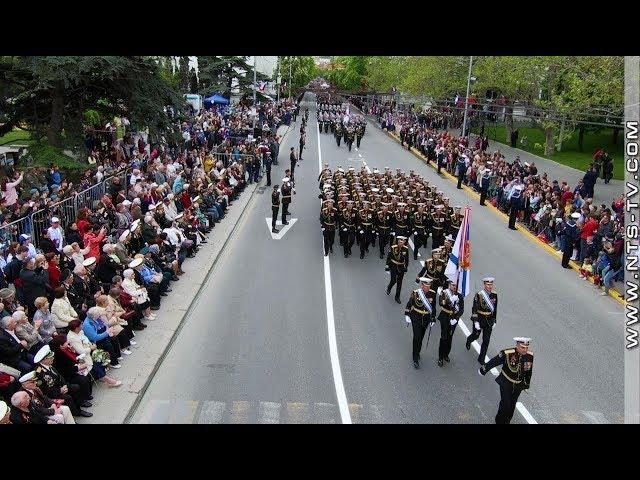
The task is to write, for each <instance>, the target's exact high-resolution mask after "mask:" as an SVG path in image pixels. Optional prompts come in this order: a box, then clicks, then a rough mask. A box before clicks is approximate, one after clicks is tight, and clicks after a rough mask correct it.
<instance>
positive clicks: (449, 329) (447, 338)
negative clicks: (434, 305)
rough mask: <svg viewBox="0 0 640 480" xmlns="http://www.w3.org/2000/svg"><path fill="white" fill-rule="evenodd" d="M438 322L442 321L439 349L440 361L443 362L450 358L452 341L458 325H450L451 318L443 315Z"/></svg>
mask: <svg viewBox="0 0 640 480" xmlns="http://www.w3.org/2000/svg"><path fill="white" fill-rule="evenodd" d="M438 320H440V347H439V349H438V359H439V360H442V359H443V358H444V357H448V356H449V352H451V341H452V339H453V334H454V333H455V331H456V327H457V326H458V324H457V323H456V324H455V325H451V324H450V323H449V320H450V317H449V316H448V315H442V316H440V318H438Z"/></svg>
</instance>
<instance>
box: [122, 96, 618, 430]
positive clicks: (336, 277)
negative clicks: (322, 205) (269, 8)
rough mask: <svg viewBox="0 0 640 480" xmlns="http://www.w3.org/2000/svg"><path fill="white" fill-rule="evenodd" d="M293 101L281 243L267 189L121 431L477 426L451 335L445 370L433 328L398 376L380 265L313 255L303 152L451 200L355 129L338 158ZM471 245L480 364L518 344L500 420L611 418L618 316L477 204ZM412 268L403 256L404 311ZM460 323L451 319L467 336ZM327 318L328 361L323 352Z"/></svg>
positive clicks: (311, 166)
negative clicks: (487, 329)
mask: <svg viewBox="0 0 640 480" xmlns="http://www.w3.org/2000/svg"><path fill="white" fill-rule="evenodd" d="M305 101H306V102H307V103H306V106H308V107H309V110H310V121H309V124H308V126H307V134H306V136H307V148H306V150H305V152H304V154H303V161H302V162H300V166H299V167H297V169H296V180H297V183H296V191H297V195H296V196H295V197H294V200H293V203H292V205H291V208H290V210H291V212H293V215H292V218H295V219H297V222H296V223H295V224H293V225H292V226H291V228H290V229H289V231H288V232H287V233H286V234H285V235H284V236H283V237H282V239H280V240H274V239H272V237H271V234H270V232H269V228H268V227H267V222H266V221H265V218H268V217H270V216H271V208H270V198H269V189H267V190H266V191H265V192H264V194H257V195H255V197H254V198H253V200H252V204H251V205H250V206H249V207H248V209H247V212H245V217H244V219H243V220H241V225H240V226H239V228H238V230H237V234H236V238H234V239H232V241H231V242H230V247H229V248H228V250H227V251H226V252H225V253H224V258H222V259H221V261H219V262H218V264H217V266H216V267H215V268H216V270H215V271H214V272H213V274H212V276H211V278H210V281H209V285H208V286H207V288H206V289H205V293H204V294H203V295H202V296H201V297H200V298H199V300H198V304H197V307H196V308H195V309H194V310H193V312H192V314H191V316H190V317H189V318H188V319H187V320H186V322H185V326H184V328H183V330H182V332H181V333H180V335H179V337H178V338H177V340H176V342H175V343H174V345H173V346H172V348H171V350H170V352H169V354H168V355H167V357H166V359H165V361H164V363H163V364H162V365H161V367H160V369H159V370H158V372H157V374H156V376H155V378H154V379H153V381H152V382H151V384H150V386H149V388H148V390H147V391H146V393H145V394H144V397H143V399H142V401H141V403H140V407H139V409H138V411H137V412H136V413H135V415H134V417H133V422H134V423H149V422H152V423H309V422H313V423H340V422H341V421H342V420H346V421H351V422H352V423H492V422H493V417H494V416H495V412H496V408H497V402H498V388H497V385H496V383H495V382H494V381H493V378H494V377H493V376H492V375H490V374H488V375H487V376H485V377H480V376H478V374H477V373H476V369H477V362H476V357H477V353H476V352H474V351H473V350H472V351H471V352H468V351H466V350H465V348H464V340H465V334H464V333H463V331H462V330H461V329H460V328H458V330H457V331H456V334H455V337H454V340H453V348H452V352H451V355H450V356H451V360H452V361H451V363H450V364H445V367H443V368H439V367H438V366H437V365H436V360H437V344H438V340H439V337H440V331H439V326H438V325H437V324H436V326H434V329H433V331H432V334H431V339H430V343H429V346H428V350H427V351H424V347H423V352H422V363H421V365H422V368H421V369H420V370H414V369H413V367H412V366H411V329H410V328H405V326H404V318H403V309H404V304H402V305H398V304H397V303H395V302H394V301H393V296H387V295H386V294H385V287H386V284H387V282H388V278H389V277H388V275H387V274H386V273H385V272H384V260H381V259H380V258H379V257H378V255H377V252H376V251H374V250H371V252H370V253H369V254H368V256H367V257H365V259H364V260H360V259H359V258H358V257H359V256H358V253H357V252H358V250H357V246H354V255H353V256H352V257H350V258H347V259H345V258H344V257H343V254H342V249H341V248H340V247H339V245H338V242H337V240H336V245H335V246H334V252H335V253H334V254H333V255H330V256H329V257H328V260H325V258H324V257H323V252H322V236H321V232H320V226H319V222H318V213H319V200H318V197H317V194H318V184H317V176H318V172H319V154H321V157H322V162H323V163H324V162H326V163H329V164H330V166H331V168H332V169H335V168H337V165H342V166H343V167H345V168H348V167H349V166H354V167H355V168H360V166H361V165H363V164H366V166H368V167H370V168H374V167H378V168H381V169H382V168H384V167H385V166H389V167H392V168H394V169H395V168H396V167H400V168H403V169H405V170H407V171H408V170H409V169H414V170H415V171H416V172H418V173H420V174H421V175H423V176H424V177H425V178H427V179H428V180H429V181H430V182H432V183H435V184H437V185H438V186H439V188H440V189H441V190H443V191H444V192H445V194H446V195H447V196H449V197H450V198H451V203H452V204H453V205H464V204H465V203H466V202H468V201H469V199H468V198H467V196H466V194H465V193H464V192H463V191H459V190H456V189H455V186H453V185H451V184H450V183H449V182H448V181H446V180H445V179H444V178H439V177H438V175H437V174H436V173H435V172H434V171H433V170H432V169H431V168H430V167H428V166H426V165H425V164H423V163H422V161H421V160H419V159H418V158H416V157H415V156H414V155H412V154H411V153H409V152H407V151H406V149H402V148H401V147H400V146H399V145H398V144H397V143H396V142H394V141H392V140H391V139H390V138H388V137H387V136H386V135H385V134H384V133H382V132H381V131H380V130H379V129H377V128H376V127H375V126H374V125H373V124H371V123H370V124H369V127H368V128H367V133H366V135H365V137H364V139H363V141H362V144H361V148H360V149H359V151H356V150H355V146H354V149H353V151H352V152H348V149H347V148H346V146H345V145H344V144H343V145H342V146H341V147H340V148H338V147H337V146H336V144H335V141H334V139H333V136H332V135H331V134H324V133H323V134H318V132H317V127H316V125H317V123H316V121H315V103H314V102H315V100H314V99H313V98H312V97H311V96H310V95H308V96H307V97H306V98H305ZM304 106H305V105H303V109H304ZM298 131H299V120H298V123H297V124H296V125H295V130H293V131H292V132H290V133H289V135H288V136H287V138H286V139H285V142H284V144H283V146H282V147H281V154H280V159H279V160H280V165H279V166H278V167H274V175H273V179H274V180H275V179H277V180H279V179H280V178H281V176H282V175H281V173H280V174H278V175H275V172H276V171H277V172H283V171H284V168H288V164H289V161H288V152H289V147H290V146H293V145H295V146H296V147H297V144H298V139H299V133H298ZM318 140H319V141H318ZM285 165H286V166H285ZM471 241H472V249H473V250H472V252H473V255H472V282H473V283H472V285H473V289H476V288H480V286H481V282H480V279H481V278H482V277H484V276H487V275H491V276H494V277H496V284H495V289H496V291H497V292H498V294H499V296H500V307H499V317H498V324H497V327H496V328H495V329H494V333H493V336H492V341H491V345H490V349H489V353H490V355H493V354H495V353H496V352H497V350H498V349H499V348H502V347H507V346H511V345H512V344H513V340H512V337H514V336H520V335H523V336H530V337H532V338H533V343H532V350H533V351H534V353H535V359H536V360H535V364H534V372H533V381H532V388H531V389H530V391H529V392H528V393H524V394H523V395H521V397H520V401H521V402H522V404H523V406H524V409H523V411H524V412H528V413H529V414H530V415H531V417H529V420H527V419H526V418H525V417H523V415H522V414H521V413H518V412H516V414H515V416H514V420H513V421H514V423H526V422H527V421H531V419H532V418H533V419H535V421H537V422H538V423H618V422H620V423H621V422H622V421H623V372H624V367H623V353H622V352H623V349H622V345H623V318H624V317H623V315H622V307H621V306H620V305H619V304H618V303H616V302H615V301H613V300H612V299H611V298H609V297H605V298H603V297H600V296H596V294H595V292H594V291H593V287H592V286H590V285H589V284H587V283H586V282H583V281H580V280H579V279H578V278H577V276H576V274H575V273H574V272H573V271H565V270H563V269H562V268H561V267H560V265H559V262H558V261H557V260H556V259H554V258H552V257H551V256H549V255H548V254H547V253H546V252H544V251H543V250H542V249H540V248H538V247H537V246H535V245H533V244H532V243H530V242H529V241H528V240H527V239H526V238H525V237H524V236H522V235H521V234H520V233H518V232H514V231H511V230H508V229H507V227H506V225H505V224H504V222H503V221H502V220H501V219H499V218H498V217H497V216H496V215H495V214H494V213H492V212H491V211H489V210H485V209H483V208H482V207H480V206H478V205H474V206H473V210H472V219H471ZM422 253H423V254H424V253H425V251H424V249H423V250H422ZM325 262H326V263H325ZM419 268H420V265H419V264H418V263H417V262H413V261H412V266H411V267H410V271H409V273H408V274H407V275H406V276H405V282H404V286H403V293H402V299H403V301H404V302H406V299H407V298H408V295H409V292H410V289H412V288H415V283H414V282H413V280H412V279H413V278H415V274H416V273H417V272H418V270H419ZM329 271H330V279H327V280H328V285H329V286H330V287H331V288H330V292H331V295H330V300H332V302H331V303H328V302H327V300H328V297H329V295H328V294H327V292H328V289H327V288H326V286H327V284H325V274H326V273H329ZM471 299H472V297H471V296H469V297H467V305H466V307H467V309H468V312H470V307H471V305H470V302H471ZM469 314H470V313H466V314H465V315H464V317H463V320H464V323H465V324H466V326H467V330H468V326H470V323H469V320H468V318H469ZM332 320H333V322H334V325H335V340H336V344H335V346H336V352H335V353H337V355H331V354H330V350H331V345H330V339H331V338H332V336H331V335H330V334H329V333H328V332H330V331H331V330H328V324H331V321H332ZM336 360H339V367H338V365H337V363H336ZM342 388H344V390H342ZM342 391H344V397H343V396H342V395H341V392H342ZM340 407H342V412H341V408H340Z"/></svg>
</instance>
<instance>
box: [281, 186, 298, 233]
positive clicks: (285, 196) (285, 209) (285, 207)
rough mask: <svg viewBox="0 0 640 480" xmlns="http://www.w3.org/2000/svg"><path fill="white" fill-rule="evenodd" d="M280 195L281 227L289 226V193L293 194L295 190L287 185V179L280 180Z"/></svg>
mask: <svg viewBox="0 0 640 480" xmlns="http://www.w3.org/2000/svg"><path fill="white" fill-rule="evenodd" d="M280 193H282V225H289V222H287V215H289V204H290V203H291V193H295V190H294V189H293V187H292V186H291V184H290V183H289V177H284V178H283V179H282V187H281V188H280Z"/></svg>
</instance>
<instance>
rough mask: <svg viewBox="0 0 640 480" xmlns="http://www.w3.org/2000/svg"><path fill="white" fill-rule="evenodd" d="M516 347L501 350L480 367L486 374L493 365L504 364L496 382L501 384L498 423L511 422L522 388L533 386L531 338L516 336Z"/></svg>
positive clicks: (480, 371) (480, 370) (480, 372)
mask: <svg viewBox="0 0 640 480" xmlns="http://www.w3.org/2000/svg"><path fill="white" fill-rule="evenodd" d="M513 340H514V341H515V342H516V346H515V348H507V349H504V350H501V351H500V353H498V355H496V356H495V357H493V358H492V359H491V360H489V361H488V362H487V363H485V364H483V365H482V366H481V367H480V368H479V369H478V373H479V374H480V375H486V374H487V372H488V371H489V370H491V369H492V368H493V367H497V366H499V365H500V366H502V371H501V372H500V375H498V377H497V378H496V383H497V384H498V385H500V406H499V407H498V413H497V414H496V423H497V424H508V423H511V419H512V418H513V413H514V412H515V409H516V403H517V402H518V397H519V396H520V393H522V390H527V389H528V388H529V387H530V386H531V375H532V373H533V353H532V352H530V351H529V344H530V343H531V339H530V338H526V337H515V338H514V339H513Z"/></svg>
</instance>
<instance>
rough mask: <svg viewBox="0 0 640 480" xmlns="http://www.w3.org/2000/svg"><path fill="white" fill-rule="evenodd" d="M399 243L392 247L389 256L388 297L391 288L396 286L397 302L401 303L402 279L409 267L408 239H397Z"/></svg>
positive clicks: (401, 237)
mask: <svg viewBox="0 0 640 480" xmlns="http://www.w3.org/2000/svg"><path fill="white" fill-rule="evenodd" d="M396 239H397V240H398V243H396V244H395V245H393V246H392V247H391V250H389V254H388V255H387V269H388V270H389V272H390V273H391V280H390V281H389V285H387V295H389V294H390V293H391V288H392V287H393V286H394V285H397V286H396V297H395V299H396V302H398V303H401V302H400V291H401V290H402V278H403V277H404V274H405V272H406V271H407V269H408V267H409V249H408V248H407V247H406V245H405V242H406V241H407V237H403V236H399V237H396Z"/></svg>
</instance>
